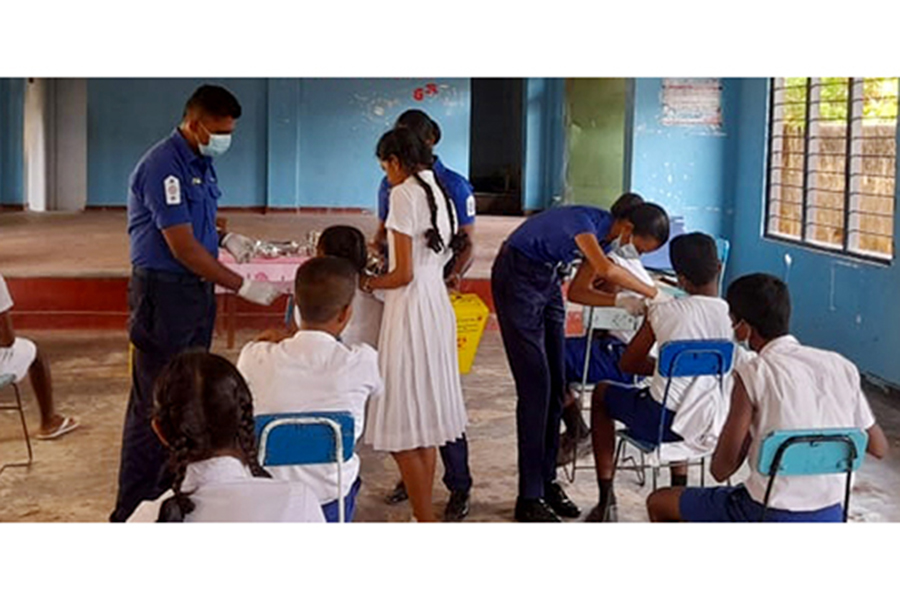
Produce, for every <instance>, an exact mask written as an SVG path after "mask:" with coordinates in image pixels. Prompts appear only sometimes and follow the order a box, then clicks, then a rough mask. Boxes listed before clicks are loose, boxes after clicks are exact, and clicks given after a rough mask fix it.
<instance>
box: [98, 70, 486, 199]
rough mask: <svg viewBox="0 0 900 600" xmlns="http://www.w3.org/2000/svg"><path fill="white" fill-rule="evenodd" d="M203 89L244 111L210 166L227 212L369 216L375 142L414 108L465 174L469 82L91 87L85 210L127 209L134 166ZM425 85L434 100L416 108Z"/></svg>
mask: <svg viewBox="0 0 900 600" xmlns="http://www.w3.org/2000/svg"><path fill="white" fill-rule="evenodd" d="M202 81H210V82H214V83H220V84H222V85H224V86H226V87H228V88H229V89H230V90H232V91H233V92H234V93H235V95H236V96H237V97H238V99H239V100H240V102H241V105H242V106H243V109H244V114H243V116H242V118H241V120H240V121H239V124H238V130H237V134H236V135H235V138H234V141H233V144H232V148H231V149H230V150H229V152H228V153H227V154H226V155H225V156H224V157H222V158H221V159H218V160H217V163H216V165H217V170H218V173H219V178H220V181H221V186H222V190H223V192H224V195H223V197H222V200H221V204H222V205H223V206H271V207H281V208H287V207H341V208H366V209H370V210H374V209H375V206H376V191H377V187H378V182H379V179H380V178H381V176H382V173H381V169H380V168H379V166H378V162H377V160H376V159H375V145H376V142H377V141H378V138H379V136H380V135H381V134H382V133H384V131H386V130H387V129H389V128H390V127H391V125H392V124H393V122H394V120H395V119H396V117H397V116H398V115H399V114H400V113H401V112H403V111H404V110H406V109H408V108H413V107H418V108H422V109H423V110H425V111H426V112H428V113H429V114H431V115H432V116H433V117H434V118H435V119H436V120H437V121H438V122H439V123H440V124H441V128H442V132H443V137H442V139H441V143H440V144H439V146H438V147H437V151H438V153H439V155H440V156H441V158H442V159H443V160H444V162H445V163H446V164H447V165H449V166H450V167H451V168H453V169H455V170H457V171H460V172H461V173H463V174H467V172H468V164H469V113H470V91H469V81H468V79H428V80H414V79H271V80H267V79H222V80H199V79H92V80H90V81H89V84H88V85H89V87H88V197H89V201H88V204H89V205H90V206H114V205H123V204H124V203H125V198H126V188H127V181H128V176H129V174H130V172H131V170H132V169H133V168H134V165H135V163H136V162H137V160H138V159H139V158H140V156H141V155H142V154H143V153H144V152H145V151H146V150H147V149H148V148H149V147H150V146H152V145H153V144H154V143H155V142H156V141H157V140H159V139H160V138H161V137H163V136H165V135H167V134H168V133H169V132H170V131H171V130H172V129H173V128H174V127H175V126H176V125H177V123H178V122H179V121H180V118H181V111H182V108H183V106H184V102H185V100H186V99H187V98H188V96H189V95H190V93H191V92H192V91H193V90H194V89H195V88H196V87H197V86H198V85H199V84H200V83H202ZM427 83H434V84H436V86H437V88H436V89H437V93H436V94H432V95H426V96H425V97H423V99H422V100H420V101H419V100H416V99H415V97H414V92H415V90H416V89H417V88H420V87H422V86H424V85H425V84H427Z"/></svg>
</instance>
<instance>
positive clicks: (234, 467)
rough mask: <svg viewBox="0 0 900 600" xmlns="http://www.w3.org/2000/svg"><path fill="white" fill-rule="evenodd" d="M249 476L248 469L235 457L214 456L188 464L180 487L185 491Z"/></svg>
mask: <svg viewBox="0 0 900 600" xmlns="http://www.w3.org/2000/svg"><path fill="white" fill-rule="evenodd" d="M250 476H251V475H250V471H249V469H247V467H246V466H244V463H242V462H241V461H239V460H238V459H236V458H235V457H233V456H216V457H214V458H208V459H206V460H201V461H198V462H195V463H191V464H189V465H188V466H187V469H186V471H185V474H184V483H183V484H182V486H181V487H182V489H183V490H186V491H187V490H193V489H196V488H198V487H201V486H204V485H208V484H211V483H226V482H229V481H239V480H242V479H247V478H248V477H250Z"/></svg>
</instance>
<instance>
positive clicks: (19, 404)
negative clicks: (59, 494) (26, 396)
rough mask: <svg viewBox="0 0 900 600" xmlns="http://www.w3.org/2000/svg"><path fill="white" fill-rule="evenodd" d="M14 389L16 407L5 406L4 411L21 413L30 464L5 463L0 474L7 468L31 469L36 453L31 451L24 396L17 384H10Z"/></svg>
mask: <svg viewBox="0 0 900 600" xmlns="http://www.w3.org/2000/svg"><path fill="white" fill-rule="evenodd" d="M10 385H11V386H12V388H13V392H15V395H16V405H15V406H5V407H3V409H4V410H17V411H19V419H20V420H21V421H22V433H24V434H25V446H26V447H27V448H28V462H15V463H5V464H4V465H3V466H2V467H0V473H2V472H3V471H4V470H5V469H6V468H7V467H30V466H31V464H32V463H33V462H34V453H33V452H32V450H31V436H29V435H28V424H27V423H26V422H25V409H24V408H23V407H22V395H21V394H20V393H19V386H18V385H16V384H15V383H12V384H10Z"/></svg>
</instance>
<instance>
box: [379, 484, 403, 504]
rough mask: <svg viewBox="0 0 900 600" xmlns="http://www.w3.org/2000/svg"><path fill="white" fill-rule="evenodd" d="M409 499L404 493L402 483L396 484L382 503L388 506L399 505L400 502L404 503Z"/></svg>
mask: <svg viewBox="0 0 900 600" xmlns="http://www.w3.org/2000/svg"><path fill="white" fill-rule="evenodd" d="M408 499H409V494H407V493H406V486H405V485H403V482H402V481H401V482H400V483H398V484H397V486H396V487H395V488H394V490H393V491H392V492H391V493H390V494H388V495H387V496H386V497H385V499H384V501H385V502H386V503H388V504H400V503H401V502H406V501H407V500H408Z"/></svg>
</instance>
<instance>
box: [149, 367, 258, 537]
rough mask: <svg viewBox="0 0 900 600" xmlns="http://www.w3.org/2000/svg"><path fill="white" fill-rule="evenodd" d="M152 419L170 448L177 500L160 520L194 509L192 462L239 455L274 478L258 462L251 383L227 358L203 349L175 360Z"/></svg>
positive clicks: (157, 393) (160, 384) (163, 378)
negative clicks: (187, 480) (189, 481)
mask: <svg viewBox="0 0 900 600" xmlns="http://www.w3.org/2000/svg"><path fill="white" fill-rule="evenodd" d="M153 419H154V421H155V423H156V425H157V428H158V430H159V433H160V434H161V435H162V437H163V439H165V441H166V444H167V445H168V446H169V449H170V454H169V468H170V469H171V471H172V473H173V475H174V478H173V482H172V491H173V492H174V496H173V497H171V498H168V499H167V500H165V501H164V502H163V503H162V506H160V509H159V516H158V518H157V521H160V522H181V521H184V518H185V516H186V515H188V514H190V513H191V512H192V511H193V510H194V508H195V506H194V502H193V501H192V500H191V498H190V494H191V493H192V492H191V491H188V492H185V491H184V490H182V485H183V484H184V477H185V473H186V472H187V467H188V465H189V464H190V463H194V462H198V461H202V460H206V459H208V458H212V457H213V456H217V455H220V454H222V453H224V452H228V451H233V452H236V453H237V454H238V455H239V456H240V457H241V458H242V461H243V462H244V463H245V464H246V465H247V466H248V467H249V469H250V472H251V473H252V474H253V476H254V477H271V475H270V474H269V473H268V472H266V470H265V469H263V468H262V466H260V464H259V461H258V460H257V458H256V435H255V430H254V420H253V400H252V396H251V395H250V389H249V388H248V387H247V382H246V381H244V378H243V377H241V374H240V373H239V372H238V370H237V369H236V368H235V367H234V365H232V364H231V363H230V362H228V361H227V360H226V359H224V358H222V357H221V356H217V355H215V354H209V353H207V352H202V351H188V352H185V353H183V354H180V355H178V356H176V357H175V358H174V359H173V360H172V361H171V362H170V363H169V364H168V365H167V366H166V367H165V369H163V371H162V373H161V374H160V376H159V378H158V379H157V381H156V387H155V390H154V406H153Z"/></svg>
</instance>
